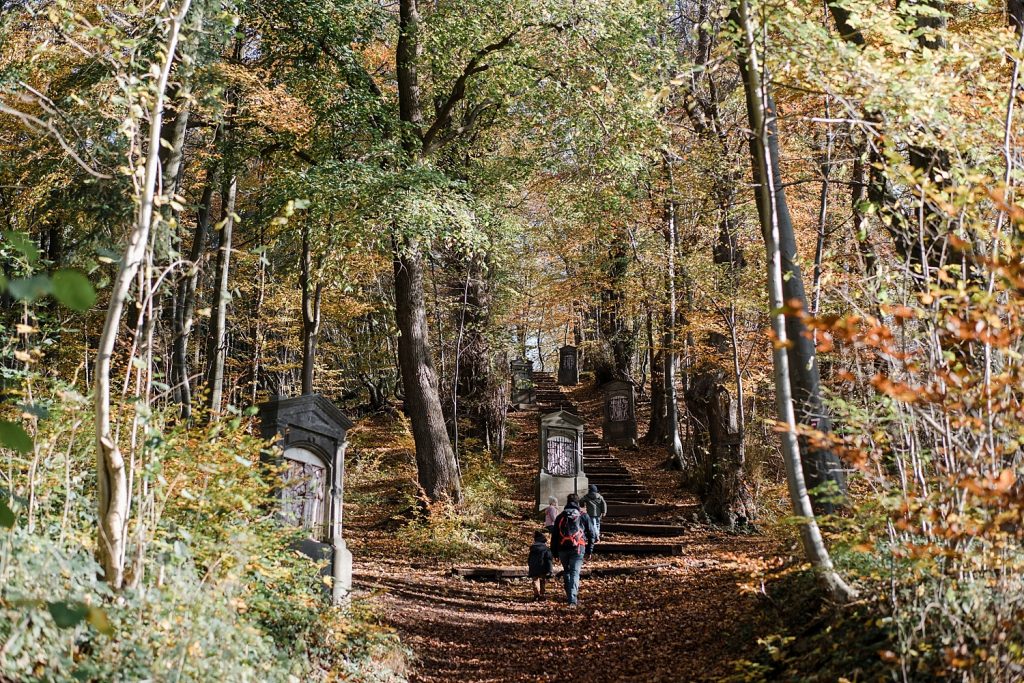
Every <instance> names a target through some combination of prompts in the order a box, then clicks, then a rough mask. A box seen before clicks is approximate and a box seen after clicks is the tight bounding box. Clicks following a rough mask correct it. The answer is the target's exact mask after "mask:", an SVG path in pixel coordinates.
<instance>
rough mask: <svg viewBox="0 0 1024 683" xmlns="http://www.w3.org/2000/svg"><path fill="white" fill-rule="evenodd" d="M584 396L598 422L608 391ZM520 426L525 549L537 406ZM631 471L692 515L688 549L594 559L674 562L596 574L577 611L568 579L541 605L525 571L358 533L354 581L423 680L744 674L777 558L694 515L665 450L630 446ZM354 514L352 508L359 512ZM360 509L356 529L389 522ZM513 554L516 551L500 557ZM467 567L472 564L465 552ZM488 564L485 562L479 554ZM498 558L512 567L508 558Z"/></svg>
mask: <svg viewBox="0 0 1024 683" xmlns="http://www.w3.org/2000/svg"><path fill="white" fill-rule="evenodd" d="M573 398H574V399H575V400H576V401H577V403H578V404H579V406H580V408H581V412H582V413H583V416H584V417H585V418H586V419H587V420H588V429H591V428H595V427H596V430H597V432H598V433H599V430H600V420H599V418H597V417H596V413H597V411H598V410H599V405H598V404H597V399H596V397H595V396H593V395H589V394H588V390H587V389H583V388H580V389H577V390H576V391H575V392H573ZM514 419H515V420H516V422H517V426H518V429H519V435H518V436H517V437H516V438H515V439H514V440H513V441H512V442H511V443H510V445H509V446H510V447H509V452H508V453H507V456H506V463H505V466H504V467H503V472H504V473H505V475H506V476H508V477H509V479H510V480H511V482H512V484H513V486H514V489H515V494H514V495H515V497H516V505H517V506H518V509H520V510H522V516H523V517H524V519H522V520H521V521H513V522H509V523H508V524H509V526H508V533H512V534H517V535H518V537H520V538H521V539H522V544H521V545H522V548H523V552H522V553H521V554H522V557H520V558H516V562H517V563H519V564H523V565H525V555H526V549H527V546H528V544H529V541H530V539H531V536H532V532H533V530H534V529H536V528H538V524H537V523H536V522H534V521H531V520H530V519H529V518H528V515H529V510H530V509H531V507H532V504H533V477H534V474H535V467H536V425H535V420H536V415H535V414H517V415H516V416H515V417H514ZM619 456H620V458H621V459H622V460H623V462H624V463H625V464H626V465H627V466H628V467H629V469H630V470H631V472H632V473H633V474H634V476H635V477H636V478H637V479H638V480H639V481H641V482H643V483H644V484H646V485H647V487H648V488H649V489H650V490H651V491H652V492H654V495H655V496H656V497H657V498H658V499H659V501H661V502H677V503H680V506H679V507H678V508H677V510H676V511H674V512H673V513H671V515H670V517H671V518H673V519H675V520H686V521H687V522H688V523H687V532H686V534H685V535H684V536H682V537H680V538H678V539H674V540H677V541H678V542H681V543H683V544H684V546H685V552H684V555H683V556H682V557H673V558H636V557H615V558H606V559H596V558H595V561H594V562H593V563H591V566H607V565H624V564H625V565H642V564H650V563H652V562H669V563H670V564H671V566H670V567H667V568H662V569H657V570H654V571H651V572H646V573H642V574H633V575H629V576H616V577H603V578H590V579H587V578H585V579H584V580H583V582H582V585H581V589H580V605H579V608H578V609H575V610H573V609H569V608H568V607H566V606H565V604H564V593H563V592H562V591H561V586H560V584H559V583H558V582H557V581H554V582H551V583H549V586H548V589H549V596H548V599H547V601H545V602H540V603H537V602H533V599H532V595H531V591H530V587H529V583H528V582H527V581H526V580H525V579H518V580H512V581H502V582H495V581H469V580H464V579H458V578H453V577H451V576H450V575H449V570H450V568H451V566H452V564H451V563H449V564H436V565H422V564H416V563H415V562H413V561H411V560H409V559H408V558H405V557H395V556H394V553H392V554H391V556H390V557H388V556H387V555H388V552H387V550H386V546H385V545H382V544H379V543H377V544H375V543H372V542H368V543H358V542H357V546H361V547H360V548H359V549H360V550H362V552H358V551H357V552H356V577H355V578H356V587H357V589H360V590H363V591H368V592H371V593H374V594H375V595H376V598H375V600H377V601H379V603H378V604H379V605H381V609H382V610H383V613H384V619H385V621H386V622H387V623H389V624H390V625H391V626H392V627H394V628H395V629H396V630H397V631H398V633H399V634H400V635H401V637H402V640H403V642H404V643H405V644H406V645H407V646H409V647H410V648H411V649H412V651H413V652H414V653H415V657H416V660H415V661H414V663H413V671H412V672H411V678H412V680H414V681H425V682H426V681H431V682H432V681H548V680H551V681H554V680H565V679H566V678H576V677H581V676H583V677H586V678H587V679H589V680H594V681H691V680H692V681H715V680H722V679H723V678H725V677H727V676H728V675H729V674H731V673H733V672H734V669H733V666H732V662H733V661H735V660H736V659H739V658H742V657H744V656H749V655H750V653H751V652H752V651H753V650H754V648H755V647H756V639H757V637H758V636H759V635H761V631H762V628H763V627H762V624H761V619H760V616H759V615H760V614H761V611H762V607H763V605H761V604H760V602H759V598H758V597H757V595H756V594H755V593H754V592H752V591H750V590H747V589H746V588H745V585H746V584H747V583H748V581H749V579H750V575H751V572H752V571H753V570H754V569H755V568H756V567H757V566H763V565H761V558H762V557H765V556H772V555H774V553H773V552H771V543H770V542H769V541H768V540H766V539H764V538H762V537H759V536H736V535H731V534H726V533H723V532H721V531H718V530H715V529H713V528H711V527H707V526H704V525H699V524H695V523H694V522H693V521H692V517H693V513H694V512H695V511H696V505H695V502H694V501H693V500H692V499H686V498H685V497H681V496H680V494H679V493H678V485H677V481H676V475H675V474H673V473H669V472H666V471H664V470H662V469H660V468H659V464H660V461H661V459H662V458H663V456H662V454H661V452H659V451H658V450H656V449H641V450H640V451H635V452H619ZM349 519H350V520H352V519H353V517H352V516H350V517H349ZM367 522H368V520H359V519H358V515H357V516H356V520H355V525H356V528H355V529H353V528H352V527H350V531H349V532H348V534H349V536H350V537H352V538H356V537H358V536H359V534H360V530H359V526H360V525H361V524H364V525H366V526H365V527H364V531H367V532H369V531H371V530H372V529H374V528H377V529H379V528H380V526H381V525H380V523H377V524H375V525H370V524H368V523H367ZM502 560H505V561H502ZM459 564H470V563H468V562H467V563H459ZM472 564H479V563H472ZM493 564H495V565H499V564H504V565H507V564H509V562H508V561H507V558H497V559H496V560H495V561H494V562H493Z"/></svg>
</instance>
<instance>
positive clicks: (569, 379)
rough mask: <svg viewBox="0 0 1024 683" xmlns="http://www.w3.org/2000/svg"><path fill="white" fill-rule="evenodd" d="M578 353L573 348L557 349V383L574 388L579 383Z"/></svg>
mask: <svg viewBox="0 0 1024 683" xmlns="http://www.w3.org/2000/svg"><path fill="white" fill-rule="evenodd" d="M579 360H580V356H579V351H578V350H577V349H576V347H575V346H568V345H566V346H563V347H562V348H560V349H558V383H559V384H561V385H562V386H567V387H574V386H576V385H577V384H579V383H580V367H579Z"/></svg>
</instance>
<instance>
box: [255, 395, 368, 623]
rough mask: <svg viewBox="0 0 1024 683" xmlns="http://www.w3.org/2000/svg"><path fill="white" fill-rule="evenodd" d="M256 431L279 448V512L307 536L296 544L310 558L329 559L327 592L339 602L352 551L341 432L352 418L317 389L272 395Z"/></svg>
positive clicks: (345, 444)
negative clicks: (344, 514) (347, 535)
mask: <svg viewBox="0 0 1024 683" xmlns="http://www.w3.org/2000/svg"><path fill="white" fill-rule="evenodd" d="M259 416H260V432H261V434H262V436H263V438H264V439H267V440H272V441H273V442H274V445H276V446H277V447H279V448H280V449H281V451H282V455H281V456H280V464H281V465H282V468H283V472H282V486H281V489H280V492H279V498H280V501H281V511H280V517H281V519H282V521H284V523H286V524H291V525H294V526H299V527H302V528H303V529H306V530H307V531H308V534H309V535H308V537H307V538H306V539H305V540H304V541H302V542H301V543H299V544H298V546H297V549H298V550H299V551H301V552H302V553H304V554H306V555H308V556H309V557H311V558H312V559H314V560H317V561H323V560H325V559H329V560H330V566H329V567H326V566H325V567H324V570H323V573H324V574H327V575H329V576H331V577H332V578H333V588H332V591H331V597H332V599H333V601H334V603H335V604H338V603H340V602H341V601H343V600H344V599H345V598H346V596H347V595H348V593H349V592H350V591H351V589H352V554H351V553H350V552H349V551H348V548H347V547H346V545H345V539H344V538H343V535H342V532H343V522H342V512H343V509H344V500H345V450H346V449H347V447H348V441H347V440H346V435H347V433H348V430H349V429H350V428H351V427H352V422H351V420H349V419H348V418H347V417H345V415H344V414H343V413H342V412H341V411H340V410H338V408H337V406H335V405H334V404H333V403H331V402H330V401H329V400H327V399H326V398H324V397H323V396H320V395H319V394H305V395H303V396H297V397H295V398H275V399H271V400H270V401H267V402H266V403H264V404H262V405H261V406H260V407H259Z"/></svg>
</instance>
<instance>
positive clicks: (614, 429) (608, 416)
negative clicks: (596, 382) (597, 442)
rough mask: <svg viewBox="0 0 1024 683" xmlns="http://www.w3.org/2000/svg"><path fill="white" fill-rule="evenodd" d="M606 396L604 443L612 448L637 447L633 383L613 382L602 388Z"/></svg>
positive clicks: (603, 424)
mask: <svg viewBox="0 0 1024 683" xmlns="http://www.w3.org/2000/svg"><path fill="white" fill-rule="evenodd" d="M601 392H602V393H603V394H604V421H603V422H602V424H601V431H602V433H603V434H602V436H603V438H604V442H605V443H606V444H608V445H610V446H625V447H627V448H633V447H635V446H636V392H635V391H634V390H633V383H632V382H624V381H622V380H618V379H616V380H612V381H611V382H607V383H606V384H604V385H602V386H601Z"/></svg>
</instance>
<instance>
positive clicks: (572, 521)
mask: <svg viewBox="0 0 1024 683" xmlns="http://www.w3.org/2000/svg"><path fill="white" fill-rule="evenodd" d="M582 516H583V515H582V514H581V513H580V511H579V510H574V509H569V510H566V511H565V512H563V513H562V518H561V519H560V520H559V521H558V549H559V550H569V546H570V544H571V546H572V548H573V549H575V550H579V549H580V548H584V547H586V545H587V536H586V534H585V533H584V531H583V519H582Z"/></svg>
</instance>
